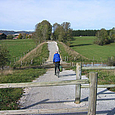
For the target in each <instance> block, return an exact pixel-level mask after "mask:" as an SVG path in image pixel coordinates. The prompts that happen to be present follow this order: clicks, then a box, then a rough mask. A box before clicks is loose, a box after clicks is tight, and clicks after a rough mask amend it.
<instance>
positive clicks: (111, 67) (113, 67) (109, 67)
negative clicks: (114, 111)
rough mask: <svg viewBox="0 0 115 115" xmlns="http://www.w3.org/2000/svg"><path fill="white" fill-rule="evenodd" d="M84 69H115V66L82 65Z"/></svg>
mask: <svg viewBox="0 0 115 115" xmlns="http://www.w3.org/2000/svg"><path fill="white" fill-rule="evenodd" d="M82 69H84V70H89V69H90V70H94V69H96V70H106V69H107V70H109V69H115V66H106V67H95V66H92V67H82Z"/></svg>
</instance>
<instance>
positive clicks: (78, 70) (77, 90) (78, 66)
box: [75, 63, 81, 104]
mask: <svg viewBox="0 0 115 115" xmlns="http://www.w3.org/2000/svg"><path fill="white" fill-rule="evenodd" d="M80 79H81V63H77V64H76V80H80ZM80 98H81V84H78V85H76V88H75V103H76V104H79V103H80Z"/></svg>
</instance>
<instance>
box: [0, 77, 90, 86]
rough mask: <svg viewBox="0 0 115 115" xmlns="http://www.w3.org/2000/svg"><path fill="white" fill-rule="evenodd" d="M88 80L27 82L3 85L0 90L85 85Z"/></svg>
mask: <svg viewBox="0 0 115 115" xmlns="http://www.w3.org/2000/svg"><path fill="white" fill-rule="evenodd" d="M87 83H89V80H81V79H80V80H66V81H59V82H29V83H3V84H0V88H22V87H48V86H63V85H76V84H87Z"/></svg>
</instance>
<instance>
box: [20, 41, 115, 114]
mask: <svg viewBox="0 0 115 115" xmlns="http://www.w3.org/2000/svg"><path fill="white" fill-rule="evenodd" d="M48 48H49V51H50V52H49V59H48V61H47V62H48V63H52V59H53V54H54V53H55V51H57V50H58V47H57V44H56V42H48ZM75 79H76V73H75V72H74V71H73V70H64V71H63V72H61V73H60V77H59V78H57V76H55V75H54V68H51V69H48V71H47V72H46V74H44V75H43V76H40V77H39V78H37V79H36V80H34V81H33V82H49V81H63V80H75ZM82 79H87V78H86V77H85V76H82ZM23 95H24V96H23V97H22V98H21V99H20V105H21V108H22V109H62V108H82V107H88V96H89V89H88V88H82V90H81V103H80V104H75V103H74V100H75V85H68V86H53V87H34V88H26V89H25V93H24V94H23ZM74 114H75V115H76V114H77V115H84V114H87V112H80V113H74ZM114 114H115V93H113V92H111V91H108V90H107V89H105V88H98V95H97V115H114ZM72 115H73V114H72Z"/></svg>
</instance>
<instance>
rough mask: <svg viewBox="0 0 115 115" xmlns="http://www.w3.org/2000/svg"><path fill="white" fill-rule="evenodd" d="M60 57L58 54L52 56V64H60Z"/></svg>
mask: <svg viewBox="0 0 115 115" xmlns="http://www.w3.org/2000/svg"><path fill="white" fill-rule="evenodd" d="M60 60H61V59H60V55H59V54H58V53H56V54H54V57H53V62H60Z"/></svg>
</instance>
